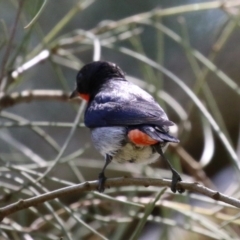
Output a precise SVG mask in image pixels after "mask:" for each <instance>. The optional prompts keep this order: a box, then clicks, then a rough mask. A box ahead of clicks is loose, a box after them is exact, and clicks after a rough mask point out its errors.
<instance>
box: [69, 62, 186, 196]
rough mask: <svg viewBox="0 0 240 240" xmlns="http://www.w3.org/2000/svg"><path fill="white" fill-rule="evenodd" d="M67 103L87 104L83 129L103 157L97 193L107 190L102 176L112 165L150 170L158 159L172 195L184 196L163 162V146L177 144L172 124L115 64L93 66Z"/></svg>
mask: <svg viewBox="0 0 240 240" xmlns="http://www.w3.org/2000/svg"><path fill="white" fill-rule="evenodd" d="M69 97H70V99H72V98H76V97H80V98H82V99H84V100H86V101H87V106H86V109H85V113H84V123H85V126H86V127H88V128H89V129H90V132H91V138H92V142H93V145H94V146H95V148H96V149H97V150H98V151H99V152H100V153H101V154H102V155H103V156H104V157H105V164H104V166H103V168H102V170H101V172H100V173H99V176H98V191H99V192H104V190H105V181H106V179H107V178H106V176H105V170H106V168H107V166H108V165H109V164H110V163H111V162H117V163H126V162H129V163H143V164H149V163H152V162H155V161H157V159H158V158H159V156H161V157H162V158H163V159H164V160H165V161H166V163H167V164H168V167H169V168H170V169H171V172H172V183H171V190H172V192H174V193H175V192H176V191H177V192H179V193H183V192H184V188H183V187H181V186H180V184H178V182H180V181H182V179H181V176H180V174H179V173H178V172H177V171H176V170H175V169H174V168H173V167H172V165H171V163H170V162H169V161H168V159H167V158H166V157H165V156H164V154H163V151H164V148H166V147H167V145H168V144H169V143H170V142H172V143H179V140H178V139H177V138H176V137H174V136H172V135H170V134H169V127H170V126H172V125H174V123H173V122H172V121H170V120H169V119H168V117H167V115H166V113H165V112H164V110H163V109H162V108H161V107H160V105H159V104H158V103H157V102H156V101H155V100H154V98H153V97H152V96H151V95H150V94H149V93H147V92H146V91H145V90H143V89H142V88H140V87H138V86H137V85H135V84H133V83H131V82H129V81H128V80H127V79H126V77H125V73H124V72H123V71H122V69H121V68H120V67H119V66H117V65H116V64H115V63H112V62H107V61H94V62H90V63H88V64H86V65H84V66H83V67H82V68H81V69H80V70H79V72H78V74H77V76H76V88H75V90H73V92H72V93H71V95H70V96H69Z"/></svg>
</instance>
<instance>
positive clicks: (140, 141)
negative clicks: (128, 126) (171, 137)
mask: <svg viewBox="0 0 240 240" xmlns="http://www.w3.org/2000/svg"><path fill="white" fill-rule="evenodd" d="M128 138H129V139H130V141H131V142H133V143H135V144H137V145H143V146H149V145H153V144H156V143H158V141H157V140H155V139H153V138H151V137H150V136H148V135H147V134H146V133H144V132H141V131H140V130H138V129H134V130H131V131H129V132H128Z"/></svg>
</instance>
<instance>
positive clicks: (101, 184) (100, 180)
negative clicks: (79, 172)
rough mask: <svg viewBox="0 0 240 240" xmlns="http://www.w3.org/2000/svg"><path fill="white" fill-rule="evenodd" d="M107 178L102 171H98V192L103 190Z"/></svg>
mask: <svg viewBox="0 0 240 240" xmlns="http://www.w3.org/2000/svg"><path fill="white" fill-rule="evenodd" d="M106 180H107V178H106V177H105V174H104V172H100V173H99V175H98V187H97V190H98V191H99V192H100V193H103V192H104V190H105V181H106Z"/></svg>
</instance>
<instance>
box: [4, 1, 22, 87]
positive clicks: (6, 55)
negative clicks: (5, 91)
mask: <svg viewBox="0 0 240 240" xmlns="http://www.w3.org/2000/svg"><path fill="white" fill-rule="evenodd" d="M23 3H24V0H21V1H20V2H19V5H18V10H17V14H16V18H15V21H14V24H13V28H12V31H11V34H10V38H9V41H8V45H7V47H6V51H5V54H4V56H3V60H2V64H1V73H0V83H1V82H2V79H3V77H4V71H5V70H6V69H5V65H6V64H7V61H8V58H9V55H10V52H11V49H12V43H13V39H14V36H15V33H16V30H17V24H18V20H19V17H20V14H21V10H22V7H23ZM1 88H2V86H1Z"/></svg>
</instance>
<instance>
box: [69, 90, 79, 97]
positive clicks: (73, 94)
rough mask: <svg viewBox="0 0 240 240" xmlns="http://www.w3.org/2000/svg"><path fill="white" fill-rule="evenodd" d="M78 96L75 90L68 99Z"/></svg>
mask: <svg viewBox="0 0 240 240" xmlns="http://www.w3.org/2000/svg"><path fill="white" fill-rule="evenodd" d="M78 96H79V94H78V91H77V89H75V90H74V91H73V92H72V93H71V95H70V96H69V98H70V99H72V98H76V97H78Z"/></svg>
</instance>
